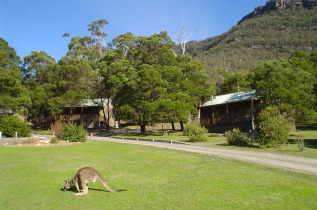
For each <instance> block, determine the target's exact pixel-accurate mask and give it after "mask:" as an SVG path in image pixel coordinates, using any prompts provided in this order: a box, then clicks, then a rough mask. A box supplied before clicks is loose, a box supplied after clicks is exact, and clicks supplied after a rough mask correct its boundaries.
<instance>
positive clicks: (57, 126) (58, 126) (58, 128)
mask: <svg viewBox="0 0 317 210" xmlns="http://www.w3.org/2000/svg"><path fill="white" fill-rule="evenodd" d="M64 129H65V124H63V123H61V122H60V121H56V122H55V123H54V124H52V125H51V127H50V130H51V131H53V132H55V136H56V137H57V138H59V137H60V136H61V135H62V133H63V131H64Z"/></svg>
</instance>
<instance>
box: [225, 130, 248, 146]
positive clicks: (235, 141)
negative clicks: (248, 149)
mask: <svg viewBox="0 0 317 210" xmlns="http://www.w3.org/2000/svg"><path fill="white" fill-rule="evenodd" d="M226 137H227V143H228V145H235V146H246V145H248V144H250V142H251V140H250V139H249V138H248V137H247V136H246V135H245V134H244V133H242V132H241V131H240V129H239V128H234V129H233V130H232V131H228V132H226Z"/></svg>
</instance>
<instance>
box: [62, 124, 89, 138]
mask: <svg viewBox="0 0 317 210" xmlns="http://www.w3.org/2000/svg"><path fill="white" fill-rule="evenodd" d="M61 139H63V140H65V141H67V140H68V141H70V142H84V141H86V139H87V131H86V130H85V129H84V126H83V125H82V124H81V125H79V126H77V125H76V124H74V123H67V124H66V125H65V129H64V131H63V133H62V135H61Z"/></svg>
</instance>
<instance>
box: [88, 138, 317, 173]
mask: <svg viewBox="0 0 317 210" xmlns="http://www.w3.org/2000/svg"><path fill="white" fill-rule="evenodd" d="M93 139H94V140H100V141H110V142H117V143H125V144H137V145H145V146H152V147H160V148H167V149H173V150H180V151H187V152H193V153H199V154H206V155H215V156H218V157H224V158H231V159H236V160H241V161H247V162H253V163H257V164H261V165H266V166H271V167H275V168H281V169H284V170H290V171H297V172H302V173H308V174H313V175H317V159H314V158H303V157H297V156H290V155H280V154H272V153H264V152H254V151H244V150H235V149H224V148H210V147H199V146H191V145H183V144H167V143H159V142H146V141H135V140H121V139H114V138H109V137H96V136H94V137H93Z"/></svg>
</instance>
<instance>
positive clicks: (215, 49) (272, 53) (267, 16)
mask: <svg viewBox="0 0 317 210" xmlns="http://www.w3.org/2000/svg"><path fill="white" fill-rule="evenodd" d="M272 2H273V3H274V2H275V3H276V2H280V0H273V1H268V2H267V4H266V5H265V6H267V5H271V4H272ZM283 2H284V4H283V5H282V6H283V7H280V6H279V7H274V8H273V7H272V10H268V9H266V10H265V11H264V10H263V13H257V14H256V15H255V16H253V17H252V18H251V17H250V16H248V15H250V14H251V13H249V14H248V15H246V16H244V17H243V18H242V19H241V21H239V22H240V23H239V24H237V25H236V26H233V27H232V28H231V29H230V30H229V31H228V32H225V33H223V34H221V35H219V36H215V37H209V38H207V39H205V40H202V41H192V42H189V43H188V44H187V50H186V52H187V53H188V54H190V55H191V56H192V57H194V58H197V59H199V60H200V61H203V62H205V63H206V68H207V69H224V70H226V71H227V72H229V73H230V72H235V71H238V70H239V69H247V70H250V69H252V68H253V67H254V66H255V65H258V64H260V63H262V62H264V61H267V60H274V59H279V58H285V59H286V58H288V57H290V56H291V55H292V54H293V53H294V52H295V51H298V50H302V51H306V52H312V51H314V50H316V49H317V8H316V6H314V5H315V3H316V2H317V0H310V1H308V0H297V1H296V2H297V3H303V4H302V5H306V4H304V2H309V3H311V5H312V6H311V7H310V6H309V7H307V6H302V7H298V8H297V9H294V7H291V6H289V4H287V5H286V3H289V2H293V3H294V2H295V0H292V1H290V0H289V1H283ZM285 5H286V6H285ZM265 6H264V7H265ZM246 17H248V18H246ZM242 20H243V21H242Z"/></svg>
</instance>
